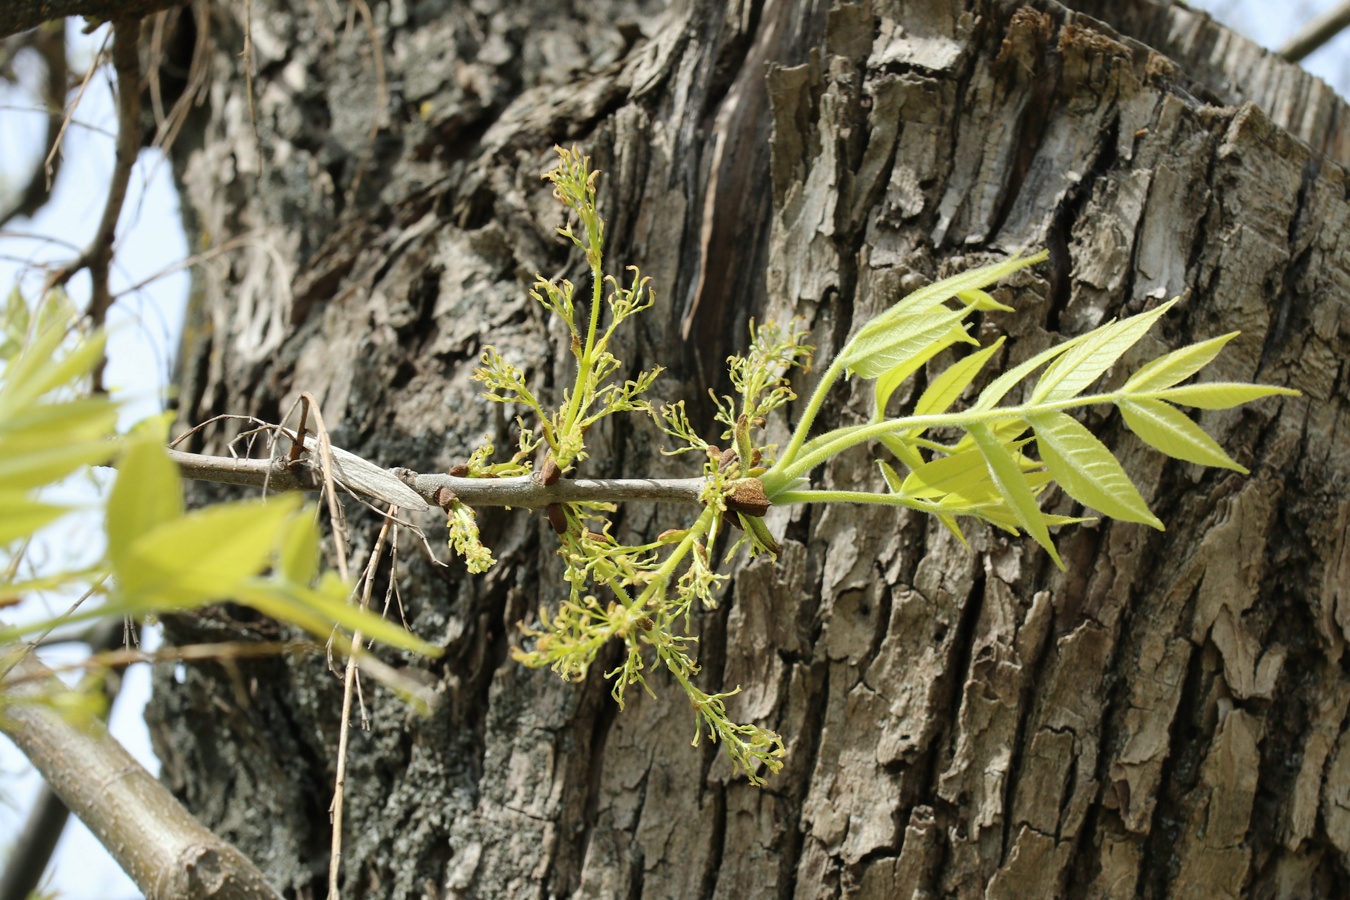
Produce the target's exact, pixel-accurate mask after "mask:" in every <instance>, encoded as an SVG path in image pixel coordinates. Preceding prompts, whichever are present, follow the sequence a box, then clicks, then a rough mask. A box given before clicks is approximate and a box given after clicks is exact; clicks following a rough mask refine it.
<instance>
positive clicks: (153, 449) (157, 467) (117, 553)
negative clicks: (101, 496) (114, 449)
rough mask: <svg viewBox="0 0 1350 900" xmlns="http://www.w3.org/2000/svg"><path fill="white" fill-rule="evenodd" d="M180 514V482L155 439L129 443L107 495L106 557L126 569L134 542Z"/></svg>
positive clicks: (181, 510)
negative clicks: (115, 478)
mask: <svg viewBox="0 0 1350 900" xmlns="http://www.w3.org/2000/svg"><path fill="white" fill-rule="evenodd" d="M182 516H183V488H182V481H181V479H180V478H179V475H178V467H177V466H175V465H174V464H173V460H171V459H169V454H168V453H166V452H165V451H164V448H163V447H162V446H161V445H160V444H158V443H157V442H154V441H150V440H144V439H142V440H136V441H132V442H130V443H129V444H128V445H127V447H126V451H125V452H124V453H123V454H122V458H121V459H120V460H119V461H118V464H117V481H116V482H115V483H114V484H113V488H112V491H111V493H110V494H109V496H108V516H107V525H106V527H107V532H108V557H109V559H111V560H112V562H113V565H114V566H117V567H119V568H125V567H126V565H127V564H128V554H129V553H130V552H131V548H132V547H133V546H135V544H136V542H137V541H139V540H140V539H141V538H142V537H144V536H145V535H146V534H148V533H150V532H151V531H153V530H154V529H156V528H158V527H160V526H162V525H165V524H166V523H170V522H174V521H176V520H178V519H180V518H181V517H182ZM124 586H125V585H124Z"/></svg>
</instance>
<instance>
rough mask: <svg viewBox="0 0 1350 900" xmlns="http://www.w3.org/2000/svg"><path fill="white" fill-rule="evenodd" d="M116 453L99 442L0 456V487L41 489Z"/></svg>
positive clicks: (107, 443) (110, 445)
mask: <svg viewBox="0 0 1350 900" xmlns="http://www.w3.org/2000/svg"><path fill="white" fill-rule="evenodd" d="M116 452H117V445H116V444H114V443H113V442H112V441H101V440H100V441H88V442H86V443H83V444H75V445H72V446H69V447H55V448H51V449H47V450H41V451H38V452H34V453H22V454H18V455H14V456H7V455H6V454H4V453H3V452H0V484H3V485H4V486H5V487H6V488H11V489H24V488H37V487H42V486H43V485H48V484H52V483H53V482H56V481H60V480H61V479H62V478H65V477H66V476H67V475H70V474H71V473H72V472H75V471H77V470H79V469H82V468H84V467H85V466H97V465H101V464H102V463H105V462H107V461H108V460H109V459H110V458H111V457H112V455H113V454H114V453H116Z"/></svg>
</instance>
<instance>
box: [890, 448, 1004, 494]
mask: <svg viewBox="0 0 1350 900" xmlns="http://www.w3.org/2000/svg"><path fill="white" fill-rule="evenodd" d="M988 478H989V470H988V468H987V467H986V466H985V462H984V456H983V455H982V454H981V453H980V451H979V450H978V448H971V449H970V450H965V451H962V452H960V453H953V454H952V455H951V456H939V457H937V458H936V459H932V460H929V461H928V462H926V463H924V464H923V465H921V466H916V467H915V468H914V470H913V471H911V472H910V473H909V475H908V476H907V477H906V478H905V480H904V482H903V483H902V485H901V489H900V493H903V494H905V495H907V496H911V497H927V498H935V497H941V496H943V495H945V494H962V495H968V494H969V493H970V491H971V488H972V487H973V486H974V485H975V484H978V483H979V482H981V481H985V480H987V479H988Z"/></svg>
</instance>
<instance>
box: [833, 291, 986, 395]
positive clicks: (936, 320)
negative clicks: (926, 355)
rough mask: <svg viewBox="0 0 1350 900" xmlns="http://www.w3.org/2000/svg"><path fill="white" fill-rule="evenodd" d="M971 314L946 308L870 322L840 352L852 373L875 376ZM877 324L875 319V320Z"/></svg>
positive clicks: (909, 356) (915, 354) (918, 351)
mask: <svg viewBox="0 0 1350 900" xmlns="http://www.w3.org/2000/svg"><path fill="white" fill-rule="evenodd" d="M968 315H970V310H969V309H966V308H964V307H963V308H961V309H947V308H946V307H945V306H944V307H941V308H940V309H938V310H934V311H929V312H924V313H921V314H918V315H914V316H903V317H900V318H896V319H891V320H889V321H888V322H887V323H886V324H885V326H884V327H881V328H873V327H872V325H869V326H868V327H867V328H865V329H863V331H862V332H859V334H858V335H857V336H856V337H854V338H853V340H852V341H850V342H849V344H848V347H847V348H846V349H845V350H844V352H843V353H842V354H841V357H842V359H843V360H844V366H845V369H846V370H847V371H848V373H849V374H850V375H858V376H861V377H863V378H876V377H878V376H880V375H883V374H885V373H886V371H887V370H888V369H891V368H894V367H895V366H898V365H901V364H903V363H906V362H908V361H910V360H911V359H913V358H914V357H916V356H918V355H919V354H920V353H922V352H923V351H924V350H926V349H927V348H928V347H929V346H930V345H932V344H933V343H934V342H936V341H938V340H941V339H942V338H943V337H944V336H945V335H946V334H947V332H949V331H950V330H951V328H952V326H954V325H956V324H957V323H958V322H960V321H961V320H962V319H963V318H965V317H966V316H968ZM873 324H875V323H873Z"/></svg>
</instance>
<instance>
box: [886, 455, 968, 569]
mask: <svg viewBox="0 0 1350 900" xmlns="http://www.w3.org/2000/svg"><path fill="white" fill-rule="evenodd" d="M877 465H878V466H880V467H881V474H882V477H884V478H885V479H886V485H887V487H889V488H890V489H891V493H892V494H903V493H904V490H903V484H902V482H901V480H900V476H899V475H897V474H896V472H895V470H894V469H892V468H891V467H890V466H889V465H887V464H886V461H885V460H880V459H879V460H877ZM933 515H934V516H935V517H936V518H937V520H938V521H939V522H941V523H942V526H943V527H944V528H946V529H947V530H948V531H950V532H951V533H952V534H953V535H955V536H956V539H957V540H958V541H960V542H961V546H963V547H965V548H966V549H967V550H969V549H970V544H969V542H967V541H966V536H965V535H964V534H963V533H962V532H961V526H960V525H958V524H957V522H956V516H954V515H952V514H951V513H944V512H938V511H937V510H936V509H934V510H933Z"/></svg>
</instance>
